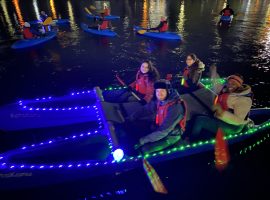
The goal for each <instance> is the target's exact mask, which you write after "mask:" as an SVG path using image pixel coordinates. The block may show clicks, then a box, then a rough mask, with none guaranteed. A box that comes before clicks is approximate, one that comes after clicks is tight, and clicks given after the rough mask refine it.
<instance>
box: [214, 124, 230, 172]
mask: <svg viewBox="0 0 270 200" xmlns="http://www.w3.org/2000/svg"><path fill="white" fill-rule="evenodd" d="M229 161H230V154H229V148H228V144H227V142H226V141H225V140H224V136H223V131H222V129H221V128H219V129H218V130H217V135H216V143H215V165H216V169H217V170H218V171H223V170H224V169H225V168H226V167H227V166H228V163H229Z"/></svg>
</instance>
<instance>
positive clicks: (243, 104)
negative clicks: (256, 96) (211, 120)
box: [217, 85, 253, 125]
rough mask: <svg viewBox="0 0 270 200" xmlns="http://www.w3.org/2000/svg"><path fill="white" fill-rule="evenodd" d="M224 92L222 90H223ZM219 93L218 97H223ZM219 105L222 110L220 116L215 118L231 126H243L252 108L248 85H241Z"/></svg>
mask: <svg viewBox="0 0 270 200" xmlns="http://www.w3.org/2000/svg"><path fill="white" fill-rule="evenodd" d="M223 90H224V89H223ZM224 94H226V93H223V92H222V91H221V93H220V95H219V97H221V95H223V96H224ZM225 97H226V98H224V99H223V101H225V102H223V103H222V104H223V105H221V106H222V107H223V109H224V111H223V113H222V115H221V116H218V117H217V118H218V119H220V120H222V121H224V122H226V123H228V124H232V125H244V124H247V123H248V122H249V120H248V118H247V116H248V113H249V112H250V109H251V106H252V97H253V93H252V92H251V88H250V86H248V85H242V87H241V88H240V89H238V90H237V92H234V93H229V94H228V95H226V96H225Z"/></svg>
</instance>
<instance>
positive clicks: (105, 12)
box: [104, 8, 111, 16]
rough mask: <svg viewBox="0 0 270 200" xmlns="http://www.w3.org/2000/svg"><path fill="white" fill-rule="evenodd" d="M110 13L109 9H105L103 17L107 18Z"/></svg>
mask: <svg viewBox="0 0 270 200" xmlns="http://www.w3.org/2000/svg"><path fill="white" fill-rule="evenodd" d="M110 14H111V13H110V9H109V8H105V9H104V15H105V16H108V15H110Z"/></svg>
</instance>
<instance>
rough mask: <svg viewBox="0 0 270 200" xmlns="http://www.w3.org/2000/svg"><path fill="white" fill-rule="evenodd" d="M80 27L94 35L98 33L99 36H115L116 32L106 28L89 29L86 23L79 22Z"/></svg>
mask: <svg viewBox="0 0 270 200" xmlns="http://www.w3.org/2000/svg"><path fill="white" fill-rule="evenodd" d="M81 28H82V29H83V30H84V31H85V32H87V33H91V34H94V35H100V36H106V37H114V36H116V33H115V32H114V31H111V30H109V29H106V30H97V29H91V28H88V26H87V24H84V23H81Z"/></svg>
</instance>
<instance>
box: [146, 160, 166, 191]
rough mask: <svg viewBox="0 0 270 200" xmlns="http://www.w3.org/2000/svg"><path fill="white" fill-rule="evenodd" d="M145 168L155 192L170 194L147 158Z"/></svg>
mask: <svg viewBox="0 0 270 200" xmlns="http://www.w3.org/2000/svg"><path fill="white" fill-rule="evenodd" d="M143 168H144V171H145V173H146V175H147V177H148V179H149V180H150V183H151V185H152V187H153V189H154V191H155V192H158V193H162V194H168V191H167V189H166V188H165V186H164V184H163V183H162V181H161V179H160V178H159V176H158V174H157V172H156V170H155V169H154V167H152V165H151V164H150V163H149V162H148V161H147V160H146V159H145V158H144V159H143Z"/></svg>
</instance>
